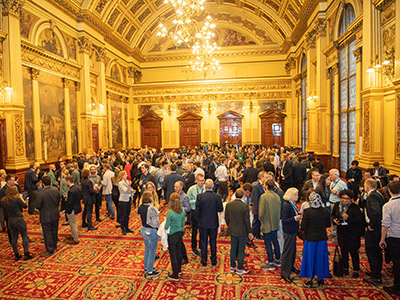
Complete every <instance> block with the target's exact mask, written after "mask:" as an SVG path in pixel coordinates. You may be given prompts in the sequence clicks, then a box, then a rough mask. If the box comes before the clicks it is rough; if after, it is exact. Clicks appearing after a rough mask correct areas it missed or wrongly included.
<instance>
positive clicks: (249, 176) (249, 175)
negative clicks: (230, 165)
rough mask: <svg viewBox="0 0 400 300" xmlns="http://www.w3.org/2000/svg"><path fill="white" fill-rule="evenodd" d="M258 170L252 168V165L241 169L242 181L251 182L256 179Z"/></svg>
mask: <svg viewBox="0 0 400 300" xmlns="http://www.w3.org/2000/svg"><path fill="white" fill-rule="evenodd" d="M259 172H260V170H258V169H256V168H254V167H249V168H246V169H245V170H244V171H243V183H246V182H248V183H253V182H254V181H257V176H258V173H259Z"/></svg>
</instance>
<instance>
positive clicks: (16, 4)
mask: <svg viewBox="0 0 400 300" xmlns="http://www.w3.org/2000/svg"><path fill="white" fill-rule="evenodd" d="M23 2H24V1H21V0H1V4H2V13H3V16H8V15H10V14H11V15H14V16H17V17H20V15H21V9H22V5H23Z"/></svg>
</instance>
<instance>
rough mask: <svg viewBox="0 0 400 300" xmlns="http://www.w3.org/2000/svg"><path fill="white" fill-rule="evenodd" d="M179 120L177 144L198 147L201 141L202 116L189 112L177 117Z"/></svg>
mask: <svg viewBox="0 0 400 300" xmlns="http://www.w3.org/2000/svg"><path fill="white" fill-rule="evenodd" d="M177 119H178V121H179V145H180V146H181V147H182V146H186V147H191V148H194V147H196V146H197V147H199V146H200V142H201V119H202V117H201V116H199V115H196V114H194V113H191V112H187V113H184V114H183V115H182V116H180V117H178V118H177Z"/></svg>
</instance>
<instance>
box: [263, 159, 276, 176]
mask: <svg viewBox="0 0 400 300" xmlns="http://www.w3.org/2000/svg"><path fill="white" fill-rule="evenodd" d="M264 171H265V172H272V173H274V174H275V175H276V170H275V166H274V165H273V164H272V163H271V162H269V161H267V162H266V163H265V164H264Z"/></svg>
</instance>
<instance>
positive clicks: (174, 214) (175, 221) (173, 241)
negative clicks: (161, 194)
mask: <svg viewBox="0 0 400 300" xmlns="http://www.w3.org/2000/svg"><path fill="white" fill-rule="evenodd" d="M169 208H170V209H169V211H168V212H167V219H166V221H165V230H168V229H169V233H168V249H169V255H170V259H171V265H172V274H171V275H169V276H168V277H169V279H171V280H179V273H180V272H181V271H182V250H183V249H182V247H185V246H184V245H183V240H182V236H183V227H184V226H185V210H184V209H183V208H182V205H181V197H180V196H179V194H178V193H172V194H171V196H170V200H169Z"/></svg>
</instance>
